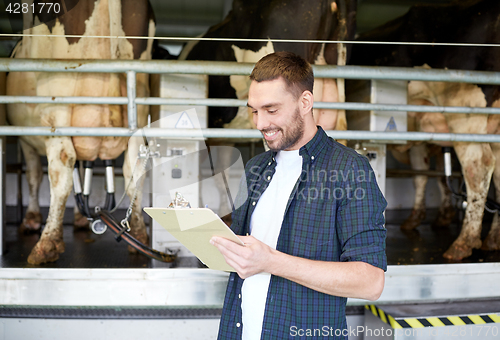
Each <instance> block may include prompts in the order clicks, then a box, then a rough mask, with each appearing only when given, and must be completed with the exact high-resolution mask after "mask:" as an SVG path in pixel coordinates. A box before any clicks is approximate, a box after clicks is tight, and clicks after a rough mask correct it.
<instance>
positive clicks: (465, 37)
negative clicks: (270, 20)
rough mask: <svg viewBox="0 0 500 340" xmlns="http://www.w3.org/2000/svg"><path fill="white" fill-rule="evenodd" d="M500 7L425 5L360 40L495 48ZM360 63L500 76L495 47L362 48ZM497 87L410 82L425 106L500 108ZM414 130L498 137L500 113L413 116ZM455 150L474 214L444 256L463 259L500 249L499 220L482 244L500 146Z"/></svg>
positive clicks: (486, 1) (499, 184)
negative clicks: (477, 250) (476, 252)
mask: <svg viewBox="0 0 500 340" xmlns="http://www.w3.org/2000/svg"><path fill="white" fill-rule="evenodd" d="M499 18H500V2H498V1H496V0H463V1H455V2H452V3H450V4H439V5H419V6H414V7H412V8H411V9H410V10H409V12H408V13H406V14H405V15H404V16H402V17H400V18H397V19H395V20H393V21H391V22H388V23H387V24H385V25H383V26H381V27H379V28H377V29H375V30H373V31H370V32H367V33H364V34H362V35H360V36H359V38H358V39H359V40H360V41H395V42H435V43H484V44H487V43H495V44H497V43H498V42H499V41H500V30H499V25H500V21H499ZM350 62H351V63H352V64H353V65H376V66H403V67H425V68H433V69H444V68H447V69H458V70H481V71H496V72H498V71H500V51H499V50H498V48H492V47H467V46H433V45H425V46H421V45H385V44H376V45H369V44H365V45H357V44H356V45H355V46H353V49H352V58H351V60H350ZM499 89H500V88H499V87H498V86H491V85H474V84H463V83H449V82H422V81H411V82H409V85H408V103H409V104H419V105H442V106H470V107H500V100H499V99H500V91H499ZM408 130H409V131H424V132H451V133H475V134H496V133H499V132H500V116H498V115H489V116H488V115H471V114H441V113H428V112H427V113H425V112H424V113H421V112H409V113H408ZM441 145H452V146H453V147H454V149H455V152H456V154H457V156H458V159H459V161H460V164H461V166H462V172H463V176H464V179H465V183H466V187H467V209H466V212H465V218H464V221H463V226H462V230H461V233H460V235H459V237H458V238H457V239H456V240H455V241H454V242H453V244H452V245H451V247H450V248H449V249H448V250H447V251H446V252H445V253H444V257H446V258H448V259H451V260H461V259H463V258H465V257H468V256H470V255H471V254H472V249H474V248H480V247H481V245H482V248H483V249H485V250H498V249H500V219H499V218H498V214H496V215H495V217H494V220H493V224H492V227H491V230H490V232H489V234H488V236H487V238H486V239H485V240H484V241H483V242H481V226H482V218H483V212H484V206H485V201H486V196H487V193H488V188H489V185H490V180H491V177H492V175H493V181H494V183H495V185H496V188H497V189H496V197H497V201H498V200H500V145H498V144H494V143H492V144H488V143H464V142H454V143H441Z"/></svg>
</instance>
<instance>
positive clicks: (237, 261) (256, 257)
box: [210, 236, 276, 279]
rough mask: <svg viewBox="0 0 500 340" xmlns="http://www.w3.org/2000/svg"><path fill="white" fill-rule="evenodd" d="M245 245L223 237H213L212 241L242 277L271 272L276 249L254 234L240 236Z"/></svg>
mask: <svg viewBox="0 0 500 340" xmlns="http://www.w3.org/2000/svg"><path fill="white" fill-rule="evenodd" d="M238 237H239V238H240V239H241V240H242V241H243V243H245V245H244V246H242V245H239V244H236V243H234V242H233V241H229V240H228V239H225V238H223V237H212V239H211V240H210V243H211V244H213V245H214V246H216V247H217V249H219V251H220V252H221V253H222V255H224V258H225V259H226V262H227V264H229V265H230V266H231V267H233V268H234V269H235V270H236V272H237V273H238V275H239V276H240V277H241V278H242V279H246V278H247V277H250V276H252V275H255V274H259V273H262V272H267V273H270V272H271V270H270V268H271V266H272V258H273V255H274V254H275V253H276V250H274V249H272V248H271V247H269V246H268V245H267V244H265V243H262V242H261V241H259V240H257V239H256V238H255V237H253V236H238Z"/></svg>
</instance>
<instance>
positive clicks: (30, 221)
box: [19, 211, 42, 233]
mask: <svg viewBox="0 0 500 340" xmlns="http://www.w3.org/2000/svg"><path fill="white" fill-rule="evenodd" d="M41 226H42V214H40V213H39V212H31V211H29V212H27V213H26V216H25V217H24V219H23V223H21V226H20V227H19V231H20V232H22V233H31V232H39V231H40V227H41Z"/></svg>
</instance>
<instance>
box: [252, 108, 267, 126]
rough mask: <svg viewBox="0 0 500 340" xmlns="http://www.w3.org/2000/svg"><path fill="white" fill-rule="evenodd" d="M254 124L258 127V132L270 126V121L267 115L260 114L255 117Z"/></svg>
mask: <svg viewBox="0 0 500 340" xmlns="http://www.w3.org/2000/svg"><path fill="white" fill-rule="evenodd" d="M253 122H254V123H255V126H256V127H257V130H263V129H265V128H267V127H268V126H269V119H268V118H267V117H266V114H265V113H261V112H259V113H258V114H256V115H254V116H253Z"/></svg>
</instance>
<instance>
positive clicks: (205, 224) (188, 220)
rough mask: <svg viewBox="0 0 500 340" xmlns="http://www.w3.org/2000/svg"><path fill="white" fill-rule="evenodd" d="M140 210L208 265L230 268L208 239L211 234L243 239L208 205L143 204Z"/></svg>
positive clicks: (237, 240)
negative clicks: (173, 206) (180, 206)
mask: <svg viewBox="0 0 500 340" xmlns="http://www.w3.org/2000/svg"><path fill="white" fill-rule="evenodd" d="M144 211H145V212H146V213H147V214H148V215H149V216H151V218H153V219H154V220H155V221H156V222H158V223H159V224H160V225H161V226H162V227H163V228H165V229H166V230H167V231H168V232H169V233H170V234H172V236H173V237H175V238H176V239H177V240H178V241H179V242H180V243H182V244H183V245H184V246H185V247H186V248H187V249H189V250H190V251H191V252H192V253H193V254H194V255H196V257H197V258H198V259H200V261H201V262H203V263H204V264H205V265H206V266H207V267H208V268H210V269H215V270H223V271H231V272H234V271H235V270H234V268H233V267H231V266H230V265H228V264H227V263H226V260H225V259H224V256H222V254H221V253H220V252H219V250H218V249H217V247H215V246H213V245H212V244H211V243H210V239H211V238H212V237H213V236H220V237H224V238H227V239H228V240H231V241H233V242H235V243H238V244H240V245H244V243H243V242H242V241H241V240H240V239H239V238H238V236H236V234H235V233H234V232H233V231H232V230H231V229H229V227H228V226H227V225H226V224H225V223H224V222H223V221H222V220H221V219H220V217H219V216H217V215H216V214H215V213H214V212H213V211H212V210H210V209H208V208H144Z"/></svg>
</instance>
